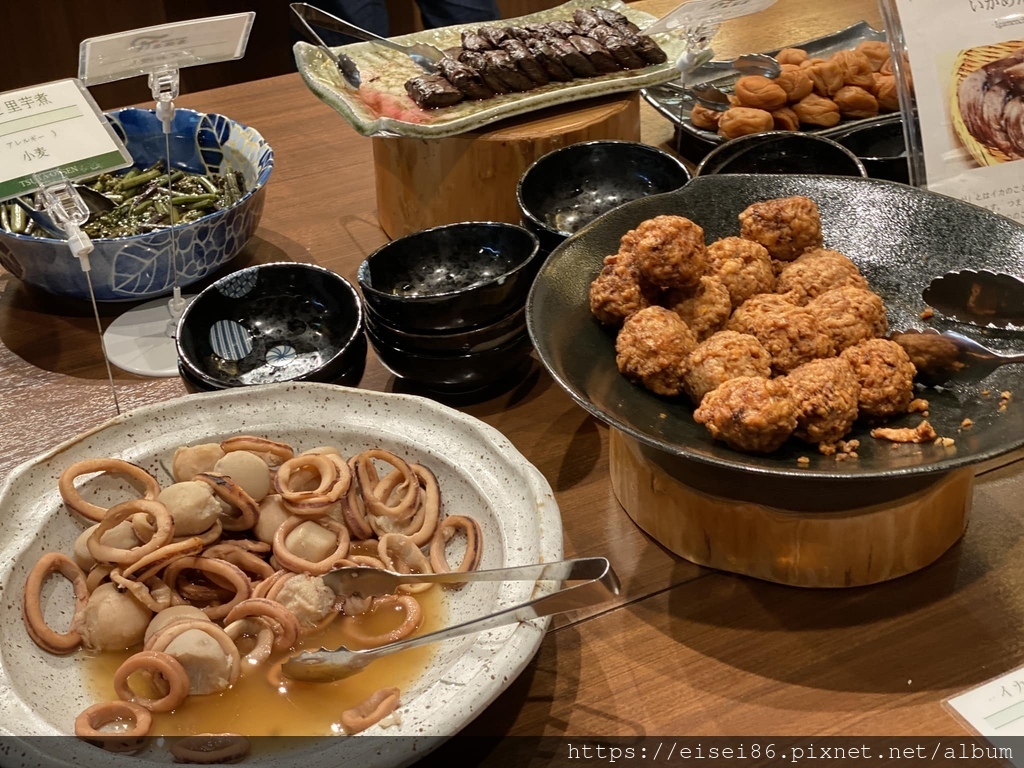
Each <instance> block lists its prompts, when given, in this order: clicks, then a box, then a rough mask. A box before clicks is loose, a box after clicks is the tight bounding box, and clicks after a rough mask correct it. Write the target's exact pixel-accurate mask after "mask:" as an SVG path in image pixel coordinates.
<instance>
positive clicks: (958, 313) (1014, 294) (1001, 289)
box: [923, 269, 1024, 331]
mask: <svg viewBox="0 0 1024 768" xmlns="http://www.w3.org/2000/svg"><path fill="white" fill-rule="evenodd" d="M923 297H924V300H925V302H926V303H927V304H928V306H930V307H933V308H935V309H937V310H938V311H939V312H941V313H942V314H943V315H945V316H946V317H949V318H952V319H954V320H959V321H960V322H962V323H970V324H971V325H977V326H980V327H982V328H1005V329H1007V330H1012V331H1021V330H1024V280H1021V278H1019V277H1016V276H1014V275H1008V274H1006V273H1003V272H991V271H989V270H987V269H961V270H957V271H955V272H947V273H946V274H944V275H939V276H938V277H936V278H935V279H934V280H932V282H931V284H930V285H929V286H928V287H927V288H925V291H924V295H923Z"/></svg>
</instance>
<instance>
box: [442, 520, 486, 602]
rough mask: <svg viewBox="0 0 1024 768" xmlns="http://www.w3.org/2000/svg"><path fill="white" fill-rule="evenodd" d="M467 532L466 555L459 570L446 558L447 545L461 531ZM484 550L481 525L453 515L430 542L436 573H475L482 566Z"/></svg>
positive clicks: (459, 585) (453, 585)
mask: <svg viewBox="0 0 1024 768" xmlns="http://www.w3.org/2000/svg"><path fill="white" fill-rule="evenodd" d="M460 529H461V530H463V531H465V532H466V554H465V555H463V556H462V562H461V563H459V567H458V568H452V567H451V566H450V565H448V558H447V557H446V556H445V553H444V547H445V544H447V543H448V542H449V540H451V538H452V537H453V536H454V535H455V534H456V533H458V531H459V530H460ZM483 550H484V534H483V532H482V531H481V530H480V523H478V522H477V521H476V520H474V519H473V518H472V517H465V516H464V515H451V516H450V517H446V518H445V519H444V522H442V523H441V525H440V526H439V527H438V529H437V533H435V534H434V540H433V541H431V542H430V564H431V566H433V568H434V573H465V572H466V571H475V570H476V569H477V567H478V566H479V565H480V558H481V556H482V555H483ZM448 586H452V587H461V586H463V584H451V585H448Z"/></svg>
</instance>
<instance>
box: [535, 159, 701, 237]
mask: <svg viewBox="0 0 1024 768" xmlns="http://www.w3.org/2000/svg"><path fill="white" fill-rule="evenodd" d="M689 180H690V172H689V171H688V170H686V166H685V165H683V163H682V162H681V161H680V160H677V159H676V158H675V157H673V156H672V155H670V154H668V153H667V152H663V151H662V150H660V149H657V148H656V147H651V146H648V145H647V144H639V143H637V142H633V141H585V142H582V143H580V144H570V145H569V146H568V147H562V148H561V149H556V150H555V151H554V152H549V153H548V154H546V155H544V156H543V157H541V158H539V159H538V160H536V161H535V162H534V163H533V165H531V166H530V167H529V168H527V169H526V172H525V173H524V174H523V175H522V177H521V178H520V179H519V184H518V186H517V188H516V200H517V201H518V203H519V213H520V215H521V216H522V221H523V226H525V227H526V228H527V229H529V230H530V231H531V232H533V233H534V234H535V235H537V237H538V239H539V240H540V244H541V248H542V249H544V250H547V251H550V250H552V249H553V248H555V247H557V246H558V244H559V243H561V242H562V241H563V240H565V238H567V237H569V235H571V234H573V233H575V232H577V231H578V230H580V229H582V228H583V227H584V226H585V225H587V224H589V223H590V222H591V221H593V220H594V219H596V218H597V217H598V216H600V215H601V214H603V213H607V212H608V211H610V210H612V209H613V208H616V207H617V206H620V205H622V204H623V203H627V202H629V201H630V200H636V199H638V198H641V197H647V196H648V195H657V194H660V193H662V192H671V191H672V190H673V189H679V188H680V187H681V186H683V185H684V184H685V183H686V182H688V181H689Z"/></svg>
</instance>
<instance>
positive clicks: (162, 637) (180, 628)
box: [143, 619, 242, 685]
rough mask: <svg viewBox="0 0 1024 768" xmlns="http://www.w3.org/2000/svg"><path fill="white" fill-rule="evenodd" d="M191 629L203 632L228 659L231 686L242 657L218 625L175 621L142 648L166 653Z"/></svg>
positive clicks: (238, 672)
mask: <svg viewBox="0 0 1024 768" xmlns="http://www.w3.org/2000/svg"><path fill="white" fill-rule="evenodd" d="M193 629H198V630H199V631H200V632H205V633H206V634H208V635H209V636H210V637H212V638H213V639H214V640H216V641H217V645H219V646H220V649H221V650H222V651H224V655H225V656H227V657H228V667H229V671H228V684H229V685H231V684H233V683H234V682H235V681H236V680H238V675H239V674H240V673H241V670H242V666H241V665H242V657H241V656H240V655H239V653H238V646H236V645H235V643H234V641H233V640H232V639H231V638H230V637H228V636H227V634H226V633H225V632H224V630H223V629H221V627H220V625H219V624H214V623H213V622H212V621H203V620H200V619H182V620H181V621H175V622H173V623H171V624H168V625H167V626H166V627H164V628H163V629H161V630H160V631H159V632H157V633H156V634H155V635H153V636H152V637H150V638H149V640H147V641H146V644H145V645H144V646H143V648H144V649H145V650H147V651H161V652H164V653H165V652H166V651H167V646H169V645H170V644H171V643H172V642H173V641H174V640H175V639H176V638H178V637H179V636H180V635H183V634H185V633H186V632H188V631H189V630H193Z"/></svg>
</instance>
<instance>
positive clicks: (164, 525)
mask: <svg viewBox="0 0 1024 768" xmlns="http://www.w3.org/2000/svg"><path fill="white" fill-rule="evenodd" d="M137 514H143V515H146V517H147V518H150V517H151V518H153V522H154V523H156V531H155V532H154V533H153V535H152V536H151V537H150V539H149V541H147V542H146V543H145V544H140V545H139V546H137V547H134V548H132V549H121V548H120V547H112V546H110V545H109V544H104V543H103V542H102V541H101V539H102V538H103V535H104V534H105V533H106V532H107V531H109V530H110V529H111V528H113V527H114V526H117V525H120V524H121V523H123V522H124V521H125V520H128V519H129V518H131V517H134V516H135V515H137ZM172 538H174V518H173V517H171V513H170V512H168V511H167V507H165V506H164V505H163V504H161V503H160V502H159V501H150V500H149V499H133V500H132V501H126V502H123V503H121V504H117V505H115V506H113V507H111V508H110V509H108V510H107V514H106V515H104V516H103V520H101V521H100V524H99V525H98V526H97V527H96V529H95V530H94V531H93V533H92V536H90V537H89V538H88V539H87V540H86V546H88V548H89V554H90V555H92V556H93V557H94V558H95V559H96V560H97V561H98V562H104V563H113V564H114V565H131V564H132V563H134V562H136V561H137V560H139V559H140V558H143V557H145V556H146V555H148V554H149V553H150V552H155V551H156V550H158V549H160V547H162V546H164V545H165V544H169V543H170V541H171V539H172Z"/></svg>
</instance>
